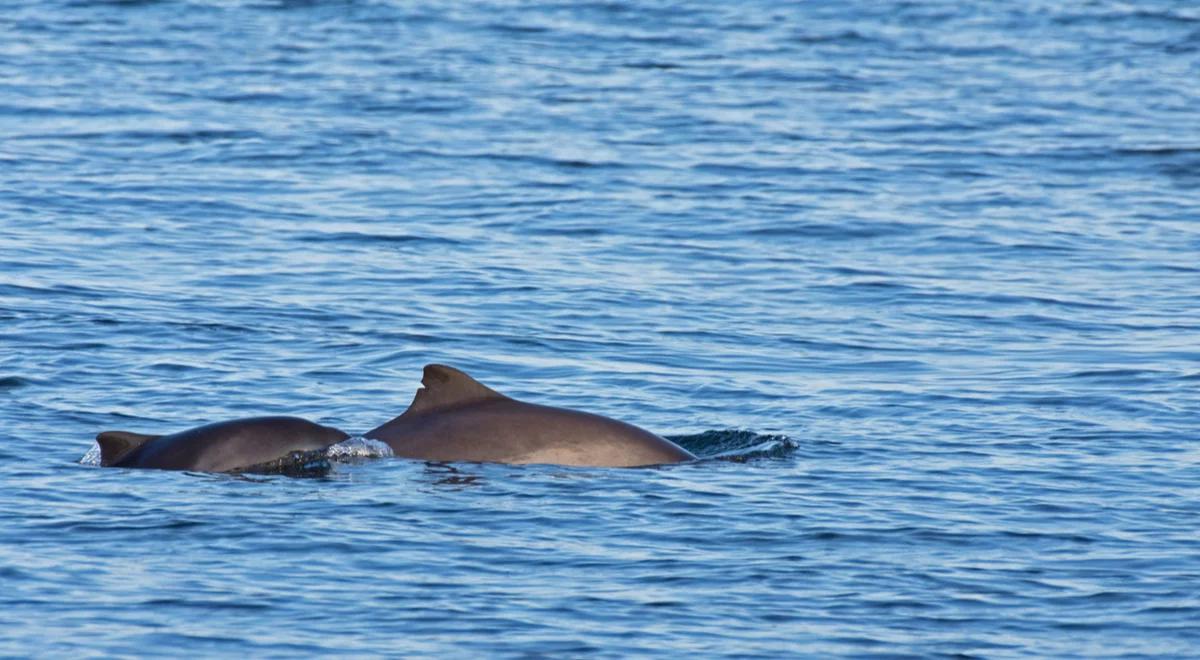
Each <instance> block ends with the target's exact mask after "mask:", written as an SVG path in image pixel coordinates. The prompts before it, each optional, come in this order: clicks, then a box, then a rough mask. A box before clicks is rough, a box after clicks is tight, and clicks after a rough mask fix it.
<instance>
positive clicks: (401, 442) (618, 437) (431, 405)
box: [366, 364, 696, 467]
mask: <svg viewBox="0 0 1200 660" xmlns="http://www.w3.org/2000/svg"><path fill="white" fill-rule="evenodd" d="M421 383H422V384H423V385H424V386H425V387H424V388H422V389H419V390H417V395H416V397H414V398H413V402H412V404H410V405H409V407H408V410H406V411H404V413H403V414H401V415H400V416H399V417H396V418H395V419H393V420H391V421H390V422H387V423H386V424H384V425H382V426H379V427H376V428H374V429H372V430H370V431H368V432H367V433H366V437H368V438H373V439H375V440H382V441H383V442H386V443H387V444H388V445H389V446H390V447H391V448H392V452H393V453H395V455H396V456H400V457H403V458H414V459H419V460H426V461H447V462H451V461H479V462H490V463H548V464H555V465H578V466H596V467H636V466H645V465H661V464H664V463H679V462H683V461H690V460H695V458H696V457H695V456H694V455H692V453H691V452H689V451H687V450H685V449H683V448H682V447H680V446H678V445H676V444H675V443H673V442H671V441H669V440H666V439H665V438H661V437H659V436H657V435H654V434H653V433H650V432H649V431H646V430H643V429H640V428H638V427H636V426H634V425H632V424H626V423H625V422H620V421H617V420H615V419H609V418H608V417H602V416H600V415H593V414H591V413H585V412H580V411H577V410H568V409H565V408H553V407H550V406H542V405H538V404H533V403H525V402H523V401H517V400H515V399H511V398H509V397H507V396H504V395H503V394H500V393H498V392H495V391H493V390H492V389H490V388H488V387H487V386H485V385H483V384H482V383H480V382H478V381H476V380H475V379H474V378H471V377H470V376H468V375H467V374H465V373H463V372H461V371H459V370H457V369H454V368H453V367H447V366H445V365H440V364H431V365H427V366H426V367H425V373H424V377H423V378H422V379H421Z"/></svg>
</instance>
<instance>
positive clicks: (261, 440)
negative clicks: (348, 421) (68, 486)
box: [96, 417, 350, 472]
mask: <svg viewBox="0 0 1200 660" xmlns="http://www.w3.org/2000/svg"><path fill="white" fill-rule="evenodd" d="M349 437H350V436H348V435H347V434H345V433H343V432H341V431H339V430H337V429H334V428H329V427H326V426H321V425H320V424H315V423H313V422H310V421H308V420H306V419H300V418H299V417H251V418H249V419H235V420H232V421H228V422H218V423H216V424H209V425H207V426H198V427H196V428H193V429H188V430H186V431H181V432H179V433H173V434H171V435H144V434H141V433H130V432H128V431H105V432H103V433H101V434H100V435H98V436H96V442H97V443H99V444H100V465H103V466H106V467H127V468H156V469H159V470H195V471H197V472H237V471H243V470H250V469H253V468H255V467H256V466H262V465H264V464H268V463H272V462H275V461H279V460H281V459H285V458H288V456H289V455H291V454H292V453H293V452H312V451H318V450H322V449H325V448H326V447H329V446H330V445H333V444H336V443H338V442H341V441H342V440H345V439H347V438H349Z"/></svg>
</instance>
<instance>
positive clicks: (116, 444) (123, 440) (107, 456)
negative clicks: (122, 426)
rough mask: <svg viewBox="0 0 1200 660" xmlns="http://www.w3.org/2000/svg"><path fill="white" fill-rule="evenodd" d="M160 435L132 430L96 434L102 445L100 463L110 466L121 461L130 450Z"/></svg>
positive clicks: (98, 441) (97, 440)
mask: <svg viewBox="0 0 1200 660" xmlns="http://www.w3.org/2000/svg"><path fill="white" fill-rule="evenodd" d="M158 437H160V436H157V435H146V434H145V433H132V432H130V431H104V432H103V433H101V434H100V435H97V436H96V442H97V443H98V444H99V445H100V465H102V466H104V467H108V466H110V465H114V464H116V463H119V462H121V459H122V458H125V457H126V456H127V455H128V454H129V452H131V451H133V450H134V449H137V448H138V447H141V446H142V445H144V444H146V443H147V442H150V441H151V440H153V439H155V438H158Z"/></svg>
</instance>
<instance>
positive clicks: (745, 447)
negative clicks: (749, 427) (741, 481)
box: [670, 429, 799, 463]
mask: <svg viewBox="0 0 1200 660" xmlns="http://www.w3.org/2000/svg"><path fill="white" fill-rule="evenodd" d="M670 440H671V441H672V442H674V443H676V444H678V445H679V446H681V447H683V448H684V449H687V450H688V451H690V452H692V453H693V454H695V455H697V456H699V457H700V458H702V459H720V460H725V461H734V462H738V463H744V462H746V461H750V460H757V459H763V458H784V457H786V456H789V455H791V454H792V452H794V451H796V449H797V448H798V447H799V445H797V444H796V442H795V441H794V440H792V439H791V438H789V437H787V436H786V435H763V434H759V433H755V432H753V431H744V430H738V429H726V430H723V431H719V430H712V431H705V432H703V433H696V434H694V435H678V436H671V437H670Z"/></svg>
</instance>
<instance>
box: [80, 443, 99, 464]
mask: <svg viewBox="0 0 1200 660" xmlns="http://www.w3.org/2000/svg"><path fill="white" fill-rule="evenodd" d="M79 464H80V465H100V443H99V442H93V443H92V448H91V449H89V450H88V451H87V453H86V454H84V455H83V458H81V459H79Z"/></svg>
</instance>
